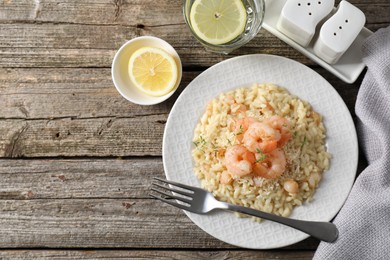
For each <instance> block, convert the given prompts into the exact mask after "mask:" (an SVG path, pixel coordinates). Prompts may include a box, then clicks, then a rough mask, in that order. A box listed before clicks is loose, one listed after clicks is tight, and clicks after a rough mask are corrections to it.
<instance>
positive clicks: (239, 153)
mask: <svg viewBox="0 0 390 260" xmlns="http://www.w3.org/2000/svg"><path fill="white" fill-rule="evenodd" d="M255 161H256V159H255V155H254V154H253V153H251V152H250V151H248V150H247V149H246V148H245V147H244V146H242V145H234V146H232V147H229V148H228V149H226V153H225V163H226V168H227V170H228V172H229V173H230V174H231V175H232V176H233V177H234V176H238V177H241V176H245V175H248V174H250V173H251V172H252V165H253V163H254V162H255Z"/></svg>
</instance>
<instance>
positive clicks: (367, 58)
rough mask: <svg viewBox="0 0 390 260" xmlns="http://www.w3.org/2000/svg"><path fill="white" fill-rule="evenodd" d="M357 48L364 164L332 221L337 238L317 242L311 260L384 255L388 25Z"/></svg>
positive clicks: (388, 255)
mask: <svg viewBox="0 0 390 260" xmlns="http://www.w3.org/2000/svg"><path fill="white" fill-rule="evenodd" d="M362 50H363V57H364V58H363V60H364V62H365V64H366V65H367V68H368V69H367V73H366V75H365V78H364V79H363V83H362V85H361V87H360V90H359V94H358V97H357V101H356V108H355V111H356V115H357V117H358V119H357V130H358V136H359V142H360V145H361V148H362V150H363V152H364V154H365V156H366V158H367V161H368V167H367V168H366V169H365V170H364V171H363V172H362V173H361V174H360V175H359V177H358V178H357V180H356V182H355V184H354V186H353V188H352V191H351V193H350V195H349V197H348V199H347V201H346V203H345V204H344V206H343V208H342V209H341V211H340V212H339V214H338V215H337V217H336V218H335V220H334V223H335V224H336V225H337V227H338V229H339V231H340V235H339V239H338V240H337V241H336V242H335V243H333V244H331V243H325V242H321V243H320V246H319V247H318V250H317V252H316V254H315V256H314V259H317V260H318V259H390V27H387V28H383V29H380V30H378V31H377V32H376V33H374V35H372V36H370V37H369V38H368V39H367V40H366V42H365V43H364V44H363V49H362ZM345 134H348V133H345Z"/></svg>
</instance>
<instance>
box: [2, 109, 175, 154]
mask: <svg viewBox="0 0 390 260" xmlns="http://www.w3.org/2000/svg"><path fill="white" fill-rule="evenodd" d="M166 119H167V115H166V114H162V115H151V116H145V117H137V118H115V117H112V118H90V119H72V118H65V119H54V120H50V119H48V120H28V121H26V120H2V121H1V124H0V156H1V157H41V156H50V157H54V156H145V155H152V156H153V155H161V146H162V137H163V132H164V126H165V122H166Z"/></svg>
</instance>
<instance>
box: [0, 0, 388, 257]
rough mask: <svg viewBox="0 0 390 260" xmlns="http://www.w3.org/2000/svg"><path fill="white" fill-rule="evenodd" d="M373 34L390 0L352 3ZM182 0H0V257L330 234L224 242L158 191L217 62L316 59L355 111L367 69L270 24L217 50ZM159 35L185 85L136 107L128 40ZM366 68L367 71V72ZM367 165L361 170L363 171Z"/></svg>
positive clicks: (311, 246) (221, 251) (180, 249)
mask: <svg viewBox="0 0 390 260" xmlns="http://www.w3.org/2000/svg"><path fill="white" fill-rule="evenodd" d="M350 2H352V3H353V4H356V5H357V6H358V7H359V8H360V9H361V10H362V11H364V12H365V14H366V16H367V25H366V26H367V27H368V28H369V29H371V30H373V31H376V30H377V29H379V28H381V27H386V26H388V25H389V24H390V17H389V15H388V14H389V13H390V2H389V0H375V1H371V0H351V1H350ZM181 5H182V1H179V0H158V1H155V0H126V1H125V0H89V1H88V0H34V1H33V0H30V1H26V0H0V23H1V25H0V104H1V106H0V156H1V159H0V233H1V236H0V248H2V250H1V251H0V258H1V259H2V258H16V257H24V258H29V259H30V258H36V257H42V258H45V257H46V258H54V257H64V258H99V257H107V258H115V257H118V258H120V257H123V258H130V257H140V258H141V257H146V258H149V257H150V258H152V257H166V258H182V259H188V258H215V259H226V258H230V257H233V258H244V257H247V258H255V257H256V258H258V259H266V258H278V259H292V258H300V259H310V258H311V257H312V256H313V254H314V252H315V249H316V248H317V246H318V243H319V241H318V240H316V239H313V238H309V239H307V240H305V241H302V242H300V243H298V244H295V245H292V246H289V247H286V248H281V249H277V250H269V251H260V250H259V251H254V250H245V249H241V248H236V247H234V246H231V245H228V244H225V243H223V242H221V241H219V240H217V239H214V238H213V237H211V236H209V235H208V234H206V233H205V232H203V231H202V230H201V229H200V228H198V227H197V226H196V225H194V224H193V223H192V222H191V221H190V220H189V219H188V218H187V217H186V215H185V214H184V213H183V212H182V211H181V210H178V209H176V208H173V207H171V206H168V205H164V204H162V203H160V202H158V201H156V200H154V199H151V198H150V197H149V195H148V194H149V187H150V183H151V179H152V177H154V176H158V177H164V171H163V165H162V160H161V146H162V137H163V130H164V126H165V123H166V120H167V117H168V114H169V111H170V109H171V108H172V105H173V104H174V102H175V100H176V98H177V97H178V95H179V94H180V92H181V91H182V90H183V89H184V88H185V87H186V86H187V84H188V83H189V82H190V81H191V80H193V79H194V78H195V77H196V76H197V75H199V74H200V73H201V72H202V71H204V70H205V69H206V68H208V67H209V66H212V65H214V64H216V63H218V62H220V61H223V60H226V59H228V58H231V57H234V56H238V55H243V54H253V53H266V54H275V55H280V56H284V57H288V58H291V59H294V60H296V61H299V62H302V63H304V64H306V65H309V66H310V67H311V68H313V69H314V70H315V71H317V72H318V73H320V74H321V75H322V76H323V77H324V78H325V79H327V80H328V81H329V82H330V83H331V84H332V85H333V86H334V87H335V88H336V89H337V91H338V92H339V94H340V95H341V96H342V98H343V99H344V101H345V103H346V104H347V106H348V108H349V109H350V111H351V113H352V114H353V116H354V117H355V115H354V104H355V101H356V96H357V93H358V90H359V86H360V84H361V82H362V78H363V75H361V76H360V78H359V79H358V80H357V81H356V83H354V84H351V85H349V84H346V83H344V82H342V81H341V80H340V79H338V78H336V77H335V76H333V75H332V74H331V73H329V72H327V71H326V70H324V69H323V68H321V67H319V66H318V65H316V64H314V63H313V62H312V61H310V60H309V59H307V58H305V57H304V56H303V55H301V54H300V53H299V52H297V51H295V50H294V49H292V48H291V47H289V46H288V45H286V44H285V43H283V42H282V41H280V40H279V39H278V38H276V37H274V36H273V35H271V34H270V33H268V32H267V31H265V30H262V31H261V32H260V33H259V34H258V36H257V37H256V38H255V39H254V40H252V41H251V42H250V43H248V44H247V45H246V46H245V47H243V48H241V49H239V50H237V51H235V52H233V53H232V54H230V55H227V56H225V55H218V54H212V53H209V52H206V51H205V50H204V49H203V47H201V46H200V45H199V44H198V43H197V42H196V41H195V39H194V38H193V37H192V36H191V35H190V32H189V30H188V29H187V27H186V25H185V23H184V20H183V17H182V11H181ZM141 35H154V36H157V37H160V38H162V39H165V40H166V41H168V42H169V43H171V44H172V45H173V46H174V47H175V48H176V50H177V51H178V53H179V55H180V56H181V59H182V62H183V70H184V73H183V79H182V83H181V85H180V89H179V91H177V92H176V93H175V95H174V96H173V97H172V98H170V99H169V100H168V101H166V102H164V103H162V104H159V105H155V106H138V105H134V104H132V103H129V102H128V101H126V100H125V99H124V98H122V97H121V96H120V95H119V94H118V92H117V91H116V90H115V88H114V86H113V83H112V81H111V71H110V67H111V61H112V59H113V56H114V54H115V52H116V50H117V49H118V48H119V47H120V46H121V45H122V44H123V43H125V42H126V41H127V40H129V39H131V38H134V37H136V36H141ZM363 74H364V73H363ZM364 166H365V163H364V159H363V158H361V160H360V167H359V172H360V171H361V170H362V169H363V168H364Z"/></svg>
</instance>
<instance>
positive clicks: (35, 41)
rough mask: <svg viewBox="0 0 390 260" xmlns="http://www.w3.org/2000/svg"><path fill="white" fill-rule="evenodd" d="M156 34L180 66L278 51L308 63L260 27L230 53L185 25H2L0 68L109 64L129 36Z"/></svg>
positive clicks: (208, 63)
mask: <svg viewBox="0 0 390 260" xmlns="http://www.w3.org/2000/svg"><path fill="white" fill-rule="evenodd" d="M142 35H153V36H157V37H160V38H162V39H164V40H166V41H168V42H169V43H171V44H172V45H173V46H174V48H175V49H176V50H177V51H178V53H179V55H180V57H181V59H182V63H183V66H184V67H188V66H211V65H213V64H215V63H217V62H219V61H222V60H225V59H227V58H229V57H234V56H236V55H242V54H252V53H278V55H283V56H286V57H289V58H292V59H296V60H299V61H301V62H302V63H305V64H314V63H313V62H312V61H310V60H309V59H307V58H306V57H304V56H303V55H302V54H300V53H299V52H297V51H295V50H294V49H292V48H290V47H288V45H286V44H285V43H283V42H282V41H280V40H279V39H277V38H276V37H274V36H273V35H271V34H270V33H268V32H267V31H265V30H262V31H261V32H260V33H259V34H258V36H257V37H256V38H255V39H253V40H252V41H251V42H249V43H248V44H247V45H245V47H243V48H241V49H239V50H236V51H235V52H233V53H232V54H230V55H222V54H215V53H210V52H207V51H206V50H205V49H204V48H203V47H202V46H201V45H200V44H199V43H197V42H196V41H195V39H194V38H193V37H192V35H191V34H190V32H189V31H188V29H187V28H186V25H185V24H179V25H167V26H163V27H145V28H143V29H139V28H134V27H123V26H99V25H81V24H2V26H1V27H0V67H111V62H112V59H113V57H114V55H115V52H116V50H117V49H119V47H120V46H121V45H122V44H123V43H125V42H126V41H127V40H130V39H132V38H134V37H135V36H142Z"/></svg>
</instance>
